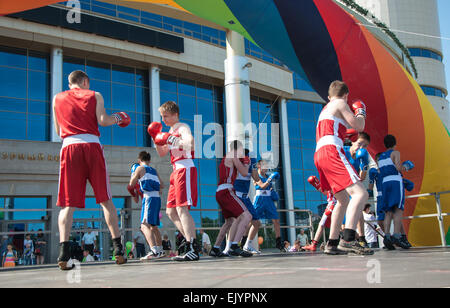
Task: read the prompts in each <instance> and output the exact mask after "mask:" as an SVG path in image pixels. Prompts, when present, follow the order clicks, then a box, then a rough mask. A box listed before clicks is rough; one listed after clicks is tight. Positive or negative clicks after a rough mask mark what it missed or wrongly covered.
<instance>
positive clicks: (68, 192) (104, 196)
mask: <svg viewBox="0 0 450 308" xmlns="http://www.w3.org/2000/svg"><path fill="white" fill-rule="evenodd" d="M80 136H81V135H80ZM74 137H75V136H74ZM94 137H95V136H94ZM66 139H67V140H66ZM69 140H73V138H71V137H67V138H65V139H64V143H63V148H62V149H61V153H60V170H59V189H58V201H57V202H56V205H57V206H59V207H77V208H84V207H85V203H84V202H85V199H86V180H89V183H90V184H91V186H92V189H93V190H94V195H95V200H96V202H97V204H99V203H102V202H105V201H108V200H109V199H111V189H110V185H109V178H108V171H107V168H106V162H105V157H104V155H103V149H102V147H101V145H100V143H86V142H84V143H70V141H69ZM65 144H67V145H65Z"/></svg>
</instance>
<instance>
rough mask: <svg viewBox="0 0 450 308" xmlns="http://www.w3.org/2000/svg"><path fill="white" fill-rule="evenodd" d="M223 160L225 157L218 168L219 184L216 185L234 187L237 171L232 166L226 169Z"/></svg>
mask: <svg viewBox="0 0 450 308" xmlns="http://www.w3.org/2000/svg"><path fill="white" fill-rule="evenodd" d="M225 159H226V157H224V158H223V159H222V162H221V163H220V166H219V184H218V185H222V184H231V185H234V181H235V180H236V176H237V173H238V171H237V169H236V167H235V166H234V165H233V168H230V167H227V166H226V165H225Z"/></svg>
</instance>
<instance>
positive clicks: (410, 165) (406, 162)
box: [402, 160, 414, 171]
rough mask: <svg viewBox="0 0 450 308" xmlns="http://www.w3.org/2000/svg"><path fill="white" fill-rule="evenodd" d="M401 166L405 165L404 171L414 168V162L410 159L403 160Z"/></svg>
mask: <svg viewBox="0 0 450 308" xmlns="http://www.w3.org/2000/svg"><path fill="white" fill-rule="evenodd" d="M402 166H403V167H405V169H406V171H410V170H412V169H414V163H413V162H412V161H410V160H407V161H405V162H403V164H402Z"/></svg>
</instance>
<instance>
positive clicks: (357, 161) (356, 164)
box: [344, 145, 361, 174]
mask: <svg viewBox="0 0 450 308" xmlns="http://www.w3.org/2000/svg"><path fill="white" fill-rule="evenodd" d="M344 152H345V157H347V159H348V162H349V163H350V164H351V165H352V166H353V168H355V170H356V172H357V173H358V174H359V171H360V170H361V169H360V167H359V166H360V165H361V159H356V158H355V159H353V157H352V154H351V153H350V146H348V145H346V146H344Z"/></svg>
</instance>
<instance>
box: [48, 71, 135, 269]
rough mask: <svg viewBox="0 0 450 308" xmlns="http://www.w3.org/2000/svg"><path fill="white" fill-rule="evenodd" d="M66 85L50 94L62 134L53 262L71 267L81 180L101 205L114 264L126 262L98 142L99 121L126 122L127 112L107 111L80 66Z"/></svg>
mask: <svg viewBox="0 0 450 308" xmlns="http://www.w3.org/2000/svg"><path fill="white" fill-rule="evenodd" d="M69 88H70V90H68V91H65V92H62V93H58V94H57V95H55V97H54V99H53V113H54V118H55V121H54V123H55V130H56V133H57V134H58V135H59V136H60V137H61V138H62V139H63V143H62V148H61V154H60V157H61V159H60V172H59V190H58V201H57V203H56V205H57V206H59V207H61V211H60V212H59V217H58V227H59V234H60V253H59V257H58V266H59V268H60V269H61V270H70V269H72V268H73V267H72V266H70V265H68V261H69V260H70V250H69V248H70V246H69V235H70V231H71V227H72V221H73V212H74V211H75V209H76V208H84V206H85V204H84V201H85V193H86V180H89V183H90V184H91V186H92V189H93V190H94V194H95V199H96V201H97V203H98V204H100V205H101V206H102V208H103V213H104V215H105V220H106V223H107V225H108V228H109V230H110V232H111V235H112V241H113V246H114V255H115V258H116V263H117V264H122V263H125V262H126V259H125V258H124V252H123V246H122V243H121V239H120V231H119V224H118V219H117V210H116V207H115V206H114V204H113V202H112V200H111V192H110V185H109V179H108V172H107V167H106V162H105V157H104V155H103V149H102V146H101V144H100V141H99V137H100V132H99V130H98V125H99V124H100V125H101V126H111V125H115V124H117V125H119V126H120V127H126V126H128V124H130V117H129V116H128V115H127V114H126V113H125V112H119V113H114V114H112V115H111V116H110V115H108V114H107V113H106V111H105V107H104V101H103V96H102V95H101V94H100V93H98V92H94V91H92V90H89V77H88V75H86V73H84V72H82V71H73V72H72V73H70V75H69Z"/></svg>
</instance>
